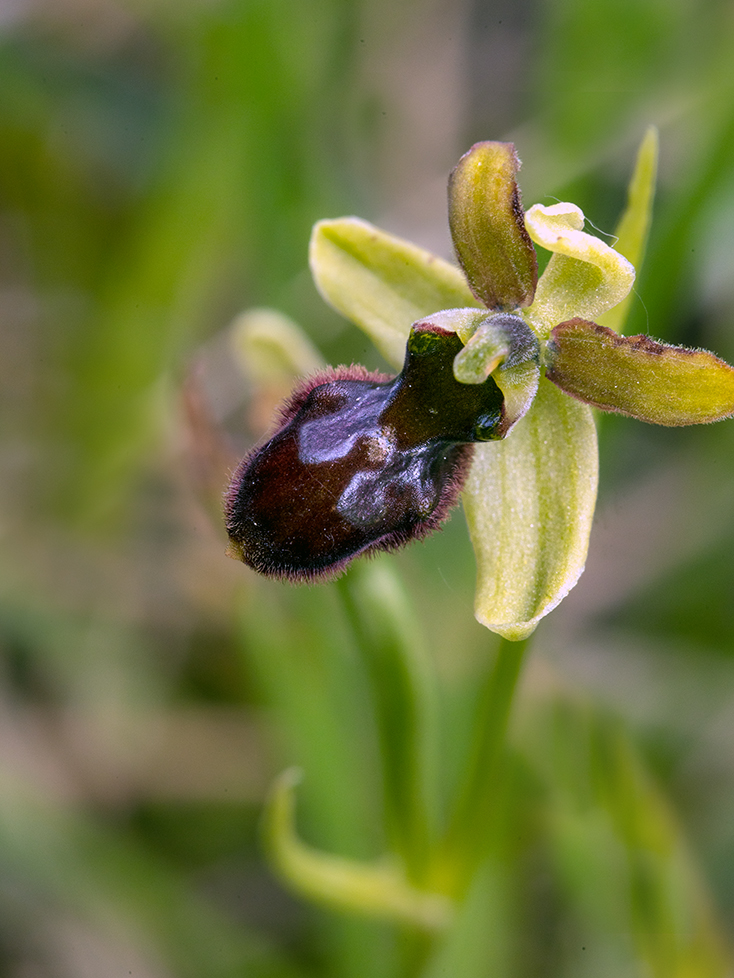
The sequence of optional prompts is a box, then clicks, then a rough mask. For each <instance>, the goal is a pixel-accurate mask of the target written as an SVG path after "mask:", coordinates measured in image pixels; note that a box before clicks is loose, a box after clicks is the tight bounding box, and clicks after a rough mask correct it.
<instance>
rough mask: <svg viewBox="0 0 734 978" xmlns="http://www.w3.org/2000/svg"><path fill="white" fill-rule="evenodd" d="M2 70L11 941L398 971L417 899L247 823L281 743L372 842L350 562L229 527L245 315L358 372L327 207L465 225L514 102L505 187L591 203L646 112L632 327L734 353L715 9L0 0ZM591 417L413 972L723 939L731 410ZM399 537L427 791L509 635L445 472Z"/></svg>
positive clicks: (383, 220) (706, 948) (733, 556)
mask: <svg viewBox="0 0 734 978" xmlns="http://www.w3.org/2000/svg"><path fill="white" fill-rule="evenodd" d="M0 93H1V94H0V338H1V344H2V345H1V355H0V417H1V418H2V423H1V427H0V464H1V466H2V478H1V479H0V531H1V533H2V544H3V545H2V551H1V553H0V650H1V657H0V976H2V978H101V976H104V978H118V976H121V978H124V976H126V975H135V976H137V978H235V976H272V978H276V976H305V975H313V976H322V975H329V976H332V975H333V976H335V978H336V976H339V978H370V976H373V975H374V976H375V978H377V976H383V975H384V976H390V975H393V974H396V975H397V974H399V973H400V972H399V970H396V969H399V963H396V962H398V957H396V953H397V952H396V942H397V944H399V942H400V937H399V934H398V935H397V936H396V933H395V932H394V930H393V929H392V928H391V927H390V926H389V925H383V924H374V923H363V922H361V921H357V920H350V919H348V918H343V919H342V918H340V917H339V916H338V915H336V914H333V913H332V912H330V911H327V910H321V909H318V908H313V907H311V906H308V905H307V904H305V903H303V902H301V901H299V900H298V899H296V898H295V897H293V896H291V895H289V894H288V893H287V892H286V891H285V889H283V888H282V887H281V886H280V885H279V884H278V883H277V882H276V880H275V879H274V878H273V876H272V875H271V873H270V871H269V870H268V868H267V866H266V863H265V860H264V858H263V855H262V852H261V847H260V844H259V841H258V829H257V825H258V818H259V812H260V809H261V806H262V802H263V798H264V795H265V792H266V790H267V786H268V784H269V783H270V781H271V779H272V778H273V777H274V775H275V774H276V773H277V772H278V771H280V770H281V769H282V768H283V767H285V766H286V765H288V764H291V763H294V762H295V763H299V764H301V765H302V766H303V768H304V770H305V772H306V779H305V781H304V784H303V787H302V788H301V789H299V799H300V800H301V802H302V809H301V813H300V818H299V820H300V821H301V822H302V832H303V835H304V837H306V838H308V839H309V840H310V841H311V842H313V843H314V844H318V845H320V846H322V847H324V848H325V849H328V850H330V851H334V852H340V853H343V854H346V855H351V856H355V857H362V858H372V857H375V856H377V855H378V854H379V853H380V852H381V851H382V848H383V843H384V839H383V838H382V835H383V833H382V829H381V828H380V826H381V824H382V816H381V788H380V783H379V774H378V770H379V760H378V749H377V747H376V737H375V732H374V729H373V728H374V721H373V719H372V718H371V708H370V705H369V702H368V700H369V697H368V694H367V691H366V682H365V678H364V665H363V663H362V662H361V660H360V658H359V656H358V654H357V652H356V651H355V642H354V638H353V636H352V635H351V634H350V631H349V627H348V622H347V621H346V620H345V617H344V614H343V609H342V607H341V605H340V603H339V598H338V594H337V592H336V590H335V589H334V588H333V587H332V586H325V587H319V588H313V589H292V588H289V587H286V586H283V585H279V584H271V583H268V582H262V581H260V580H256V579H255V577H254V575H252V574H250V573H249V571H247V570H246V569H245V568H244V567H242V566H241V565H237V564H235V562H233V561H229V560H227V559H226V558H225V557H224V548H225V544H226V541H225V535H224V532H223V528H222V525H221V517H220V515H219V513H218V506H217V496H218V494H219V493H220V492H221V489H222V488H223V486H224V484H225V483H226V479H227V474H228V471H229V468H230V467H231V465H232V462H233V459H235V458H236V454H237V452H242V451H244V450H246V448H247V447H248V445H250V444H252V442H253V441H254V440H256V439H257V438H259V437H260V436H261V434H262V425H263V423H264V422H263V420H262V419H263V412H264V411H266V408H267V404H266V403H265V402H264V401H263V403H258V400H257V398H258V396H259V395H258V394H257V392H253V390H252V389H251V388H248V382H247V378H246V377H244V376H243V375H242V374H241V373H240V372H238V370H237V367H236V364H235V363H234V360H233V357H232V354H231V351H230V347H229V345H228V343H229V334H228V332H227V330H228V327H229V324H230V323H231V322H232V320H233V318H234V317H235V316H236V315H237V314H238V313H239V312H241V311H242V310H244V309H247V308H249V307H252V306H261V305H268V306H273V307H276V308H279V309H281V310H283V311H284V312H285V313H287V314H288V315H290V316H291V317H293V319H295V320H296V321H297V322H299V323H300V324H301V325H302V326H303V327H304V328H305V329H306V330H307V332H308V333H309V335H310V337H311V338H312V340H313V341H314V343H315V344H316V345H317V346H318V347H319V348H320V350H321V351H322V353H323V355H324V356H325V358H326V359H327V360H328V361H330V362H333V363H339V362H350V361H351V360H356V361H359V362H364V363H365V364H366V365H367V366H368V367H376V366H378V365H379V364H378V360H377V354H376V353H374V352H373V351H372V350H371V349H370V348H369V347H368V346H367V343H366V341H365V340H364V339H363V338H362V336H361V335H358V333H357V331H356V330H355V329H353V328H351V327H350V326H349V325H348V324H346V323H344V322H342V321H341V320H340V319H339V317H337V316H336V315H335V314H334V313H332V312H331V311H329V310H328V309H326V307H325V306H324V305H323V303H322V302H321V300H320V299H319V297H318V295H317V294H316V292H315V289H314V288H313V286H312V284H311V282H310V277H309V274H308V270H307V264H306V255H307V244H308V237H309V233H310V228H311V225H312V224H313V222H314V221H315V220H317V219H318V218H321V217H332V216H338V215H341V214H350V213H354V214H358V215H360V216H362V217H365V218H367V219H369V220H372V221H373V222H374V223H376V224H378V225H380V226H382V227H384V228H386V229H387V230H390V231H392V232H394V233H397V234H400V235H402V236H405V237H407V238H410V239H412V240H414V241H416V242H418V243H420V244H422V245H424V246H425V247H428V248H431V249H433V250H435V251H437V252H438V253H440V254H443V255H446V256H448V255H449V253H450V240H449V236H448V231H447V228H446V215H445V206H446V205H445V185H446V178H447V175H448V173H449V171H450V169H451V167H452V166H453V165H454V163H455V162H456V160H457V159H458V157H459V155H460V154H461V153H462V152H464V151H465V150H466V149H467V148H468V147H469V146H470V145H471V144H472V143H473V142H474V141H476V140H479V139H512V140H514V142H515V143H516V145H517V148H518V152H519V154H520V156H521V158H522V159H523V161H524V166H523V170H522V172H521V175H520V180H521V186H522V189H523V197H524V202H525V205H526V206H529V205H530V204H532V203H534V202H536V201H540V202H545V203H550V202H552V201H553V200H554V199H556V198H559V199H561V200H566V199H568V200H572V201H574V202H576V203H578V204H579V205H580V206H581V207H582V208H583V210H584V211H585V213H586V215H587V217H588V218H589V219H590V220H591V221H593V222H594V225H595V226H596V227H597V228H599V229H600V230H601V231H602V232H604V233H609V232H611V230H612V229H613V227H614V225H615V222H616V219H617V215H618V214H619V212H620V210H621V208H622V206H623V204H624V194H625V186H626V181H627V179H628V176H629V172H630V170H631V167H632V163H633V159H634V153H635V150H636V146H637V144H638V143H639V141H640V139H641V137H642V135H643V133H644V130H645V128H646V126H647V125H648V124H649V123H655V124H656V125H657V126H658V127H659V129H660V135H661V164H660V182H659V191H658V198H657V202H656V208H655V216H654V224H653V232H652V236H651V239H650V245H649V250H648V257H647V261H646V264H645V268H644V270H643V272H642V274H641V276H640V277H639V279H638V282H637V286H636V289H637V299H636V301H635V303H634V305H633V313H632V321H631V322H630V323H629V325H628V329H627V331H628V332H640V331H643V332H650V333H651V334H652V335H654V336H656V337H659V338H662V339H665V340H668V341H672V342H677V343H685V344H688V345H694V346H704V347H707V348H710V349H714V350H715V351H716V352H718V353H719V354H720V355H721V356H723V357H725V358H727V359H729V360H730V361H732V360H734V274H733V271H734V6H732V4H731V2H726V0H595V2H594V3H589V2H588V0H496V2H491V0H1V2H0ZM261 400H262V398H261ZM221 432H224V434H221ZM601 449H602V465H601V484H602V489H601V498H600V504H599V511H598V517H597V521H596V526H595V531H594V535H593V537H592V543H591V554H590V559H589V564H588V567H587V571H586V574H585V576H584V578H583V579H582V581H581V583H580V584H579V586H578V587H577V589H576V590H575V591H574V592H573V593H572V594H571V596H570V597H569V598H568V599H567V601H566V602H565V604H564V605H563V606H562V607H561V608H560V609H559V610H558V611H557V612H555V613H554V615H552V616H551V618H550V619H548V620H546V621H545V622H544V623H543V624H542V625H541V627H540V628H539V630H538V632H537V635H536V637H535V639H534V640H533V646H532V649H531V651H530V659H529V664H528V666H527V671H526V674H525V677H524V682H523V685H522V689H521V696H520V701H519V703H518V708H517V711H516V713H515V716H514V719H513V723H512V726H511V732H510V745H509V747H508V751H507V758H506V769H507V771H509V772H510V774H509V776H508V777H507V778H505V781H504V785H505V787H504V788H502V791H501V794H502V799H501V804H499V803H498V806H497V812H496V813H495V815H496V818H495V820H494V821H493V823H492V826H490V827H488V830H487V831H488V833H489V834H490V835H491V836H492V839H493V842H492V846H491V852H490V854H489V856H488V859H487V863H486V867H485V869H484V870H483V872H482V874H480V877H478V880H477V883H476V886H475V888H474V890H473V892H472V896H471V898H470V901H469V904H468V905H467V906H468V907H469V909H468V910H467V912H466V914H465V915H464V916H463V917H462V922H461V927H462V928H463V929H459V930H458V931H457V935H458V936H455V937H454V939H453V943H452V942H449V944H450V946H447V948H446V949H445V950H444V951H443V952H442V953H443V954H444V957H443V958H438V959H436V960H435V961H434V963H433V964H432V965H431V967H432V968H433V970H432V971H430V972H428V971H427V972H426V974H427V975H428V974H429V973H430V975H431V976H438V975H441V974H451V975H453V976H456V978H473V976H476V978H480V976H487V978H490V976H492V978H504V976H507V978H510V976H514V978H532V976H538V978H548V976H559V978H560V976H563V978H569V976H578V978H584V976H592V975H593V976H599V978H601V976H604V978H607V976H609V978H627V976H630V978H631V976H640V978H642V976H648V975H654V976H655V978H677V976H680V978H684V976H685V978H694V976H699V975H700V976H709V975H711V976H714V975H716V976H719V975H721V976H723V975H726V974H731V971H730V970H729V967H730V965H729V961H730V958H729V952H728V951H727V950H726V948H727V947H728V944H729V943H730V942H731V941H732V940H733V939H734V922H733V919H732V916H733V914H734V426H733V425H732V423H731V422H724V423H721V424H719V425H715V426H711V427H708V428H705V429H691V430H683V431H680V430H662V429H657V428H652V427H647V426H644V425H642V424H638V423H636V422H633V421H629V420H625V419H619V418H615V417H605V418H604V419H603V422H602V424H601ZM390 563H391V564H392V565H394V567H395V568H397V569H398V570H399V572H400V574H401V576H402V578H403V580H404V581H405V586H406V589H407V593H408V596H409V600H410V602H411V604H412V607H413V612H412V613H413V615H414V618H415V622H416V623H417V624H415V625H414V626H413V633H414V635H415V637H416V641H418V642H420V643H422V645H423V646H424V648H425V651H426V654H427V656H428V658H429V660H430V661H431V662H432V663H433V666H432V668H433V672H434V677H435V679H436V680H437V681H436V686H437V688H438V690H439V693H438V701H439V709H438V714H439V716H440V719H438V720H436V723H435V733H436V742H437V745H438V746H437V750H436V753H437V761H436V765H437V770H438V772H439V773H438V775H437V776H436V783H437V785H438V789H437V790H438V793H439V794H440V795H441V796H442V797H443V796H445V795H446V794H447V793H448V792H449V791H450V790H451V787H452V784H453V783H454V781H455V779H456V770H457V769H458V768H459V767H460V759H461V757H462V755H463V754H464V753H465V752H466V750H467V738H468V731H467V726H468V721H467V715H468V713H469V712H470V707H471V704H472V703H473V699H474V696H475V690H476V687H477V682H478V680H477V677H478V676H481V675H482V674H483V673H484V672H485V671H486V669H487V668H488V665H487V664H488V663H491V661H492V656H493V655H494V653H495V650H496V642H495V639H494V638H493V636H491V635H490V634H489V633H487V632H486V631H484V630H483V629H482V628H481V627H480V626H479V625H477V624H476V623H475V622H474V620H473V617H472V612H471V608H472V585H473V574H474V568H473V557H472V554H471V549H470V547H469V544H468V542H467V539H466V531H465V527H464V524H463V517H462V516H461V513H460V511H457V513H456V514H455V516H454V517H453V519H452V520H451V522H450V523H449V524H448V525H447V527H446V528H445V530H444V531H443V532H442V533H441V534H438V535H436V536H435V537H434V538H432V539H430V540H429V541H427V542H426V543H425V544H420V545H416V546H414V547H412V548H410V549H409V550H407V551H406V552H404V553H403V554H400V555H398V556H396V557H393V558H390ZM437 804H439V806H440V799H439V802H438V803H437ZM692 921H693V923H692ZM691 935H693V937H691Z"/></svg>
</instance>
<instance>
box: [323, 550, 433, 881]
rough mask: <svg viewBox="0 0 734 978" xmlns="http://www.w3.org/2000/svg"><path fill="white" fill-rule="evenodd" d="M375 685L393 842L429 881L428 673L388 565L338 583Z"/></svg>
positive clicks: (419, 877)
mask: <svg viewBox="0 0 734 978" xmlns="http://www.w3.org/2000/svg"><path fill="white" fill-rule="evenodd" d="M337 587H338V589H339V591H340V593H341V595H342V598H343V602H344V607H345V609H346V612H347V615H348V617H349V620H350V623H351V625H352V628H353V631H354V635H355V637H356V640H357V643H358V645H359V648H360V651H361V653H362V655H363V657H364V661H365V664H366V667H367V672H368V674H369V678H370V681H371V686H372V695H373V700H374V705H375V716H376V721H377V727H378V734H379V740H380V755H381V759H382V769H383V782H384V792H385V814H386V825H387V827H388V833H389V839H390V842H391V844H392V846H393V847H394V850H395V852H396V853H397V854H398V855H399V856H400V857H401V858H402V859H403V861H404V864H405V872H406V876H407V878H408V880H409V881H410V882H411V883H412V884H414V885H417V886H420V885H421V884H423V883H424V882H425V878H426V874H427V869H428V852H429V838H430V830H429V818H428V811H429V798H430V793H429V791H428V787H427V784H428V769H429V763H428V761H429V747H428V728H429V719H430V716H431V710H430V700H431V697H430V684H429V680H428V676H429V673H428V669H427V668H426V667H425V664H424V663H423V661H422V658H421V651H422V650H421V649H420V647H419V644H418V643H417V642H416V641H415V635H416V631H417V628H416V625H415V624H414V623H413V622H412V620H411V615H410V612H409V609H408V606H407V601H406V599H405V596H404V595H403V593H402V588H401V587H400V585H399V582H398V580H397V578H396V576H395V575H394V573H393V572H392V570H391V569H390V567H389V565H388V564H387V563H386V562H383V561H379V560H373V561H370V563H368V564H362V565H357V566H355V567H354V568H353V569H352V570H351V571H350V572H349V574H347V575H346V576H345V577H343V578H341V579H340V580H339V581H338V582H337Z"/></svg>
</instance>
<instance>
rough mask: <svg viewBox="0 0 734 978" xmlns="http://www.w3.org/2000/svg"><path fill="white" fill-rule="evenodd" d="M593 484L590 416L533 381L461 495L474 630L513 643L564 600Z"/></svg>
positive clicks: (582, 552)
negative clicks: (529, 396) (521, 412)
mask: <svg viewBox="0 0 734 978" xmlns="http://www.w3.org/2000/svg"><path fill="white" fill-rule="evenodd" d="M597 482H598V451H597V440H596V428H595V425H594V419H593V416H592V413H591V410H590V408H588V407H586V406H585V405H583V404H580V403H578V402H577V401H574V400H572V399H571V398H568V397H565V396H564V395H563V394H562V393H561V392H560V391H557V390H555V389H554V388H553V386H552V385H551V384H549V383H546V381H545V380H541V382H540V387H539V389H538V395H537V397H536V400H535V403H534V404H533V407H532V409H531V410H530V411H529V412H528V414H527V415H526V416H525V417H524V418H523V419H522V421H520V422H518V424H517V425H516V427H515V428H514V430H513V432H512V435H511V436H510V437H509V438H507V439H505V440H504V441H502V442H496V443H493V444H487V445H480V446H478V447H477V449H476V454H475V457H474V462H473V464H472V468H471V472H470V474H469V477H468V479H467V483H466V487H465V489H464V495H463V500H464V509H465V512H466V518H467V522H468V524H469V532H470V534H471V538H472V543H473V545H474V552H475V554H476V560H477V591H476V599H475V609H474V613H475V616H476V618H477V620H478V621H479V622H480V623H481V624H483V625H485V626H486V627H487V628H489V629H490V630H491V631H494V632H497V633H499V634H500V635H502V636H503V637H505V638H507V639H510V640H512V641H518V640H520V639H523V638H526V637H527V636H528V635H530V634H531V633H532V632H533V631H534V629H535V628H536V626H537V624H538V622H539V621H540V620H541V618H543V617H544V616H545V615H547V614H548V613H549V612H550V611H552V610H553V608H555V607H556V605H558V604H559V603H560V601H562V599H563V598H564V597H565V596H566V595H567V594H568V592H569V591H570V590H571V588H572V587H573V586H574V585H575V584H576V582H577V581H578V579H579V577H580V576H581V573H582V571H583V569H584V563H585V561H586V553H587V550H588V542H589V534H590V532H591V521H592V518H593V515H594V506H595V503H596V491H597Z"/></svg>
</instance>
